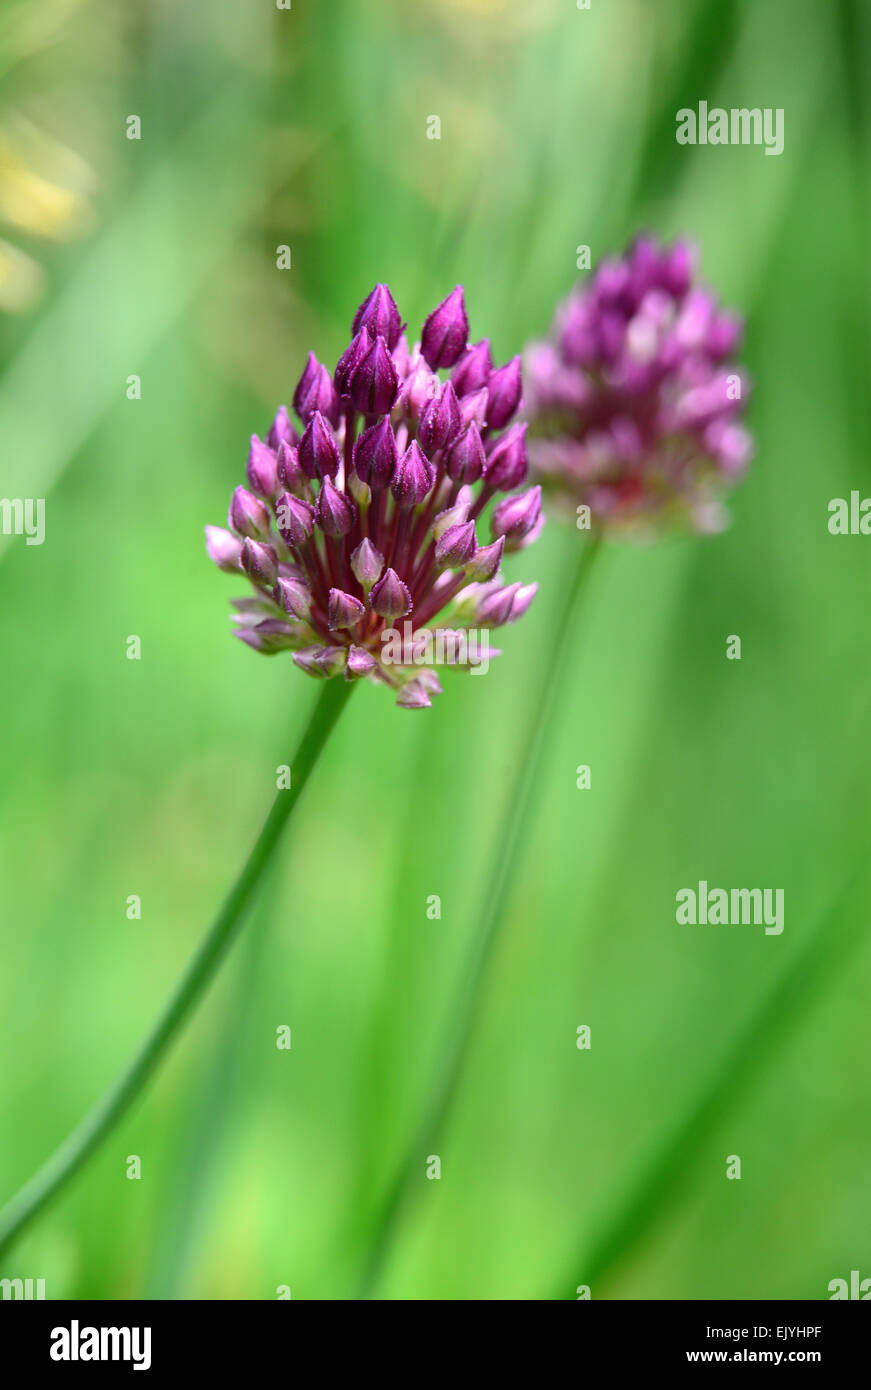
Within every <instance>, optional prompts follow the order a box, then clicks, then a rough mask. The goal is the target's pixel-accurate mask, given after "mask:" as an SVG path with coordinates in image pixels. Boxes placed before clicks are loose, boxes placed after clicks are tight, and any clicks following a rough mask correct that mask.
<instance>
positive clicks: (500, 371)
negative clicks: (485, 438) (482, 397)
mask: <svg viewBox="0 0 871 1390" xmlns="http://www.w3.org/2000/svg"><path fill="white" fill-rule="evenodd" d="M522 386H523V381H522V378H521V375H520V358H519V357H512V359H511V361H510V362H506V363H505V366H504V367H497V369H496V371H495V372H493V373H492V374H491V376H490V380H489V382H488V384H487V427H488V429H491V430H501V429H502V428H503V427H504V426H505V425H507V424H508V421H509V420H510V419H511V416H512V415H513V414H514V412H515V410H516V409H517V407H518V406H519V404H520V392H521V389H522Z"/></svg>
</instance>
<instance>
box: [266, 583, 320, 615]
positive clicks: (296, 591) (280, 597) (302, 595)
mask: <svg viewBox="0 0 871 1390" xmlns="http://www.w3.org/2000/svg"><path fill="white" fill-rule="evenodd" d="M275 601H276V603H277V604H278V605H279V607H281V608H283V609H284V611H285V613H290V614H291V616H292V617H294V618H299V620H300V622H303V623H305V622H308V619H309V616H310V614H311V606H312V594H311V589H310V588H309V587H308V585H307V584H303V583H302V582H301V580H299V579H284V578H283V577H281V576H279V579H278V581H277V583H276V585H275Z"/></svg>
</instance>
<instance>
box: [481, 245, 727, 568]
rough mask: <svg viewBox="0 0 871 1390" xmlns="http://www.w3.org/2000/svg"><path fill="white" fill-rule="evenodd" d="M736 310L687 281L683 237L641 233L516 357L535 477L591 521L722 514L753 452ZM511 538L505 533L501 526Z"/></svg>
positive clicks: (695, 521) (635, 522)
mask: <svg viewBox="0 0 871 1390" xmlns="http://www.w3.org/2000/svg"><path fill="white" fill-rule="evenodd" d="M740 335H741V323H740V320H739V319H738V318H737V317H736V316H735V315H733V314H730V313H726V312H724V311H723V310H721V309H720V308H719V306H718V304H717V301H716V299H715V298H714V296H713V295H712V294H710V293H709V292H708V291H707V290H705V289H703V288H701V287H700V286H699V285H698V284H697V283H696V281H695V255H694V252H693V249H692V247H691V246H690V245H689V244H688V243H687V242H685V241H677V242H675V243H674V244H673V245H672V246H670V247H669V246H664V245H662V244H660V243H659V242H658V241H656V240H655V239H654V238H652V237H649V236H643V237H639V238H637V239H636V241H635V242H634V243H633V244H632V246H630V248H629V250H628V251H627V252H626V255H625V256H623V257H622V258H621V259H619V260H615V259H609V260H604V261H602V262H601V263H600V264H599V265H598V267H597V268H596V270H595V272H594V273H593V275H592V276H591V277H590V279H589V281H588V282H586V283H585V284H583V285H580V286H579V287H578V288H577V289H575V290H574V291H573V292H572V294H571V295H570V296H569V297H568V299H567V300H565V301H564V303H562V304H561V305H560V306H559V308H558V309H557V313H556V318H555V320H554V325H553V329H552V332H551V336H550V338H549V339H548V340H547V341H546V342H540V343H533V344H532V345H531V346H530V347H529V348H528V350H527V353H526V362H525V368H524V373H525V384H526V398H525V403H524V414H525V416H526V418H527V420H528V422H529V425H530V435H529V455H530V462H531V466H532V471H533V474H534V476H535V479H536V481H538V482H540V483H542V485H543V486H544V487H545V489H546V490H548V491H549V492H551V493H552V494H553V495H554V496H555V497H556V499H557V501H558V502H559V503H561V504H562V505H564V506H565V507H567V508H569V509H570V510H571V511H573V512H576V513H577V515H578V518H579V522H578V524H579V525H580V524H581V521H580V518H581V513H582V512H585V513H586V515H585V521H586V524H587V525H590V524H592V526H593V527H594V528H604V527H608V528H609V529H613V528H615V527H618V526H634V527H636V528H639V529H650V528H651V527H656V528H658V527H661V526H664V525H667V524H668V523H669V522H670V521H672V520H676V521H682V522H683V524H685V525H686V524H688V525H689V526H690V527H691V528H692V529H694V530H697V531H707V530H712V529H714V530H716V529H720V527H721V526H722V525H723V524H724V513H723V510H722V507H721V504H720V497H721V494H722V493H723V492H724V491H725V490H726V489H727V488H728V487H730V486H731V485H732V484H733V483H734V482H735V481H737V479H738V478H739V477H740V476H741V474H742V472H743V470H744V469H745V468H746V465H747V463H748V462H749V459H750V457H751V453H752V448H751V441H750V436H749V435H748V434H747V432H746V430H745V429H744V427H743V425H742V423H741V416H742V413H743V410H744V403H745V399H746V395H747V392H748V389H749V388H748V380H747V376H746V374H745V373H744V372H743V371H742V370H741V369H740V368H738V367H735V366H730V365H727V359H728V358H729V357H730V355H731V354H732V352H733V351H734V350H735V349H736V347H737V345H738V342H739V339H740ZM505 535H506V542H507V545H508V548H509V549H510V548H511V544H512V542H511V540H510V538H509V533H508V531H506V532H505Z"/></svg>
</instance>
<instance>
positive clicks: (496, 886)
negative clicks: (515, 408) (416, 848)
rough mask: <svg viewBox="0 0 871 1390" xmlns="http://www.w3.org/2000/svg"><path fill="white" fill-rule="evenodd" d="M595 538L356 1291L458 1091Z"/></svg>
mask: <svg viewBox="0 0 871 1390" xmlns="http://www.w3.org/2000/svg"><path fill="white" fill-rule="evenodd" d="M600 545H601V542H600V540H599V538H598V537H596V538H593V539H591V540H589V541H587V543H586V544H585V545H584V546H583V548H582V550H581V554H580V557H579V560H578V563H577V566H576V569H575V573H574V577H573V579H572V581H571V582H570V584H569V586H568V590H567V592H566V598H565V602H564V603H563V604H562V605H561V606H560V608H559V611H558V613H557V615H556V621H555V625H554V629H553V632H552V635H551V640H550V641H549V642H548V643H547V645H546V652H547V656H546V658H545V661H544V663H543V665H542V670H541V686H540V689H539V690H538V691H537V692H536V698H535V700H534V701H533V703H532V708H533V710H534V712H535V718H534V720H533V722H532V737H531V738H530V740H529V742H528V745H527V747H526V749H525V750H524V752H523V754H522V755H521V756H520V757H519V761H518V763H517V768H516V770H515V774H514V781H513V784H512V787H511V791H510V793H509V795H508V797H507V800H506V812H505V817H504V820H503V822H502V824H501V826H500V827H499V831H498V833H497V836H496V841H495V846H494V852H493V860H492V866H491V870H490V875H489V878H488V881H487V890H486V892H485V894H484V897H483V900H482V907H481V913H480V916H479V919H478V920H479V923H480V925H479V927H478V930H477V931H476V932H475V934H474V936H473V938H472V941H471V944H470V949H469V956H468V959H467V961H466V963H465V965H464V968H463V971H462V985H461V993H460V994H459V996H458V997H457V998H456V999H455V1001H454V1008H453V1009H452V1012H451V1023H450V1026H449V1030H448V1033H447V1036H446V1037H445V1039H444V1041H443V1044H442V1046H441V1048H440V1049H439V1052H438V1056H439V1058H440V1063H439V1067H438V1071H437V1073H436V1075H435V1077H434V1079H433V1084H432V1087H431V1089H430V1092H429V1098H428V1100H427V1104H426V1109H425V1111H424V1114H423V1117H422V1119H421V1121H420V1124H419V1125H418V1127H417V1128H416V1129H415V1131H414V1133H413V1135H412V1139H411V1142H410V1143H409V1145H408V1148H407V1150H406V1152H405V1154H404V1156H403V1159H402V1162H401V1163H400V1166H399V1168H398V1169H397V1172H396V1175H395V1178H394V1180H393V1182H392V1184H391V1186H390V1187H389V1188H388V1190H387V1193H386V1195H385V1197H384V1200H383V1202H382V1204H381V1206H380V1207H379V1209H378V1213H377V1215H376V1218H375V1222H374V1227H373V1229H374V1238H373V1243H372V1246H371V1248H370V1251H369V1254H368V1258H367V1261H366V1265H365V1268H364V1272H363V1276H362V1280H361V1284H360V1291H359V1297H361V1298H370V1297H372V1291H373V1289H374V1287H375V1285H376V1284H377V1282H378V1279H379V1277H380V1275H381V1272H382V1270H383V1268H384V1265H385V1262H386V1260H387V1257H388V1255H389V1253H390V1250H391V1248H392V1245H393V1241H394V1238H395V1236H396V1233H397V1230H398V1221H399V1217H400V1215H401V1212H402V1208H403V1206H404V1205H405V1202H406V1199H407V1198H408V1195H409V1193H410V1190H411V1188H412V1186H413V1184H414V1182H415V1180H416V1179H417V1177H418V1175H419V1173H420V1165H421V1161H422V1157H424V1156H426V1154H427V1153H432V1152H434V1146H435V1144H436V1141H437V1138H438V1136H439V1135H440V1134H441V1132H442V1130H443V1129H444V1126H445V1124H446V1123H447V1120H448V1118H449V1115H450V1112H451V1110H452V1107H453V1103H454V1101H455V1099H456V1096H457V1093H458V1091H459V1086H460V1081H461V1078H462V1073H463V1068H464V1064H465V1061H466V1057H467V1055H468V1051H469V1045H470V1043H471V1040H472V1036H473V1033H474V1029H475V1023H476V1021H477V1019H478V1015H479V1013H480V1005H481V999H482V996H483V993H484V989H485V987H486V981H487V974H488V969H489V965H490V962H491V960H492V958H493V948H494V946H495V944H496V940H497V938H498V934H499V927H500V925H501V922H502V918H503V913H504V909H505V905H506V902H507V899H508V895H509V893H510V891H511V887H512V885H513V883H514V877H515V871H516V869H517V867H518V865H519V864H520V863H521V862H522V854H521V852H520V850H521V845H522V843H523V841H524V839H525V838H526V836H527V834H528V832H529V827H530V824H531V822H532V819H533V813H534V805H535V797H534V793H535V788H536V785H537V782H538V778H539V775H540V773H541V767H542V762H543V754H544V751H545V748H546V746H547V731H548V728H549V726H550V716H551V713H552V710H553V706H554V701H555V698H556V691H557V689H558V687H559V685H560V683H561V679H562V675H563V670H564V667H565V664H566V659H567V656H568V647H569V645H570V644H569V641H568V634H569V633H570V632H571V631H572V629H573V627H574V622H575V616H576V611H577V609H578V606H579V603H580V599H581V595H582V593H583V592H584V590H585V588H586V584H587V579H588V577H589V574H590V571H591V569H592V566H593V561H594V559H595V557H596V555H597V553H598V551H599V549H600Z"/></svg>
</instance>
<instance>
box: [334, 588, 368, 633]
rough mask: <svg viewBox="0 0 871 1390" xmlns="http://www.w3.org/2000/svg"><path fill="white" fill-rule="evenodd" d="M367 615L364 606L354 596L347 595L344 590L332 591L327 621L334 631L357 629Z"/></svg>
mask: <svg viewBox="0 0 871 1390" xmlns="http://www.w3.org/2000/svg"><path fill="white" fill-rule="evenodd" d="M365 615H366V609H365V607H364V605H363V604H362V603H361V602H360V600H359V599H358V598H354V595H353V594H346V593H345V591H344V590H343V589H330V597H329V606H328V609H327V621H328V622H329V625H330V628H331V630H332V631H334V632H336V631H338V629H339V628H343V627H348V628H350V627H355V626H356V624H357V623H359V621H360V619H361V618H363V617H365Z"/></svg>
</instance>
